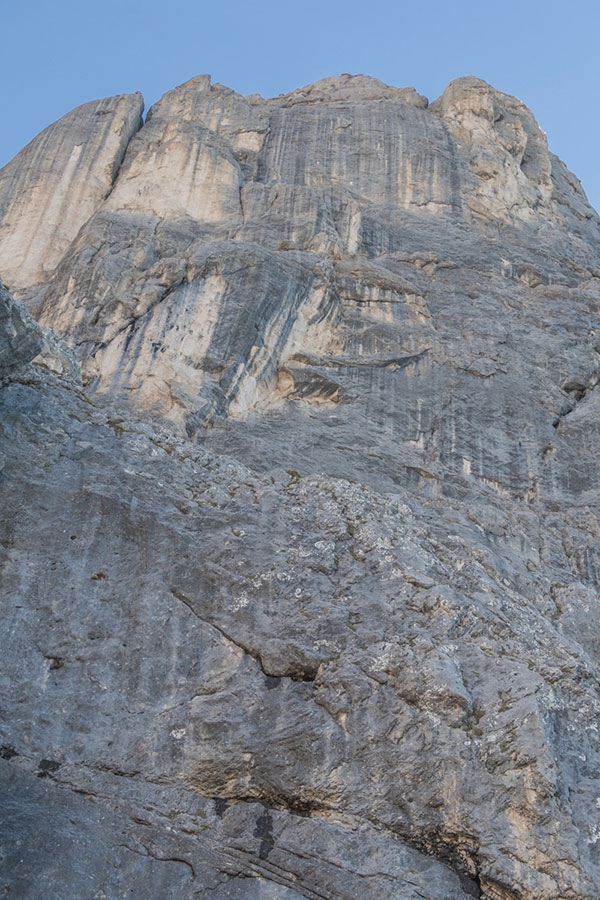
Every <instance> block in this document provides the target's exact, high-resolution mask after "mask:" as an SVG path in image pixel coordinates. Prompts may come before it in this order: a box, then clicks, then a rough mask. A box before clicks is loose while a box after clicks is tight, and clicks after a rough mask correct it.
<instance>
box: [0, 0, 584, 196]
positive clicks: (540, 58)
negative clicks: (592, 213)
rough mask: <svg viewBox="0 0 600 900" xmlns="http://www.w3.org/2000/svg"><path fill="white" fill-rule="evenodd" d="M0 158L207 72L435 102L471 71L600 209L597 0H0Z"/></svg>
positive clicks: (248, 84)
mask: <svg viewBox="0 0 600 900" xmlns="http://www.w3.org/2000/svg"><path fill="white" fill-rule="evenodd" d="M0 21H1V22H2V42H1V57H0V59H1V63H2V81H1V86H0V121H1V122H2V128H1V129H0V165H4V163H6V162H8V160H9V159H10V158H11V157H12V156H13V155H14V154H15V153H16V152H17V151H18V150H19V149H20V148H21V147H22V146H24V145H25V144H26V143H27V141H29V140H30V139H31V138H32V137H33V136H34V135H35V134H37V132H39V131H40V130H41V129H42V128H44V127H45V126H46V125H48V124H50V123H51V122H52V121H54V120H55V119H57V118H59V117H60V116H61V115H63V114H64V113H66V112H68V111H69V110H70V109H72V108H73V107H74V106H77V105H78V104H80V103H84V102H85V101H87V100H92V99H96V98H98V97H103V96H109V95H111V94H117V93H125V92H130V91H135V90H140V91H142V93H143V95H144V98H145V100H146V105H147V107H148V106H150V105H151V104H152V103H153V102H154V101H156V100H157V99H158V97H159V96H160V95H161V94H162V93H164V92H165V91H167V90H169V89H170V88H172V87H174V86H175V85H176V84H180V83H181V82H182V81H185V80H186V79H188V78H190V77H191V76H193V75H197V74H200V73H203V72H208V73H210V74H211V75H212V76H213V80H214V81H220V82H222V83H223V84H226V85H228V86H229V87H232V88H234V89H235V90H237V91H239V92H240V93H244V94H246V93H260V94H263V96H273V95H275V94H279V93H282V92H284V91H289V90H293V89H294V88H296V87H300V86H302V85H304V84H309V83H310V82H312V81H316V80H317V79H318V78H323V77H325V76H327V75H333V74H338V73H340V72H350V73H352V74H359V73H360V74H367V75H373V76H375V77H377V78H381V79H382V80H383V81H385V82H387V83H388V84H393V85H396V86H399V87H403V86H407V85H414V87H416V89H417V90H418V91H419V92H420V93H423V94H425V95H426V96H428V97H429V99H430V100H433V99H435V97H437V96H438V95H439V94H440V93H441V92H442V91H443V89H444V87H445V85H446V84H447V83H448V82H449V81H451V80H452V79H454V78H457V77H459V76H461V75H477V76H478V77H480V78H484V79H485V80H486V81H488V82H490V83H491V84H493V85H494V86H495V87H497V88H499V89H500V90H502V91H505V92H507V93H510V94H515V95H516V96H518V97H519V98H520V99H521V100H523V101H524V102H525V103H527V104H528V106H530V107H531V109H532V110H533V112H534V115H535V116H536V118H537V120H538V122H539V123H540V125H541V126H542V128H543V129H544V130H545V131H546V133H547V134H548V140H549V143H550V147H551V149H552V150H553V151H554V152H555V153H557V154H558V155H559V156H560V157H561V158H562V159H563V160H564V161H565V162H566V164H567V165H568V166H569V168H570V169H572V170H573V171H574V172H575V174H576V175H577V176H578V177H579V179H580V180H581V181H582V183H583V186H584V188H585V190H586V192H587V194H588V197H589V198H590V201H591V202H592V204H593V205H594V206H595V207H596V209H600V166H598V162H597V157H598V151H597V148H598V146H599V144H600V116H599V115H598V93H599V91H598V89H599V88H600V53H599V51H598V36H599V34H600V4H599V3H598V2H597V0H571V2H570V3H568V4H567V3H565V2H564V0H562V2H558V0H545V2H542V0H521V2H516V0H504V2H503V0H495V2H494V0H491V2H489V0H488V2H486V0H478V2H474V0H454V2H438V0H435V2H427V0H422V2H420V3H419V2H416V0H411V2H402V0H396V2H391V0H365V2H361V3H358V2H353V0H346V2H341V0H321V2H313V0H305V2H304V3H300V2H296V0H292V2H287V3H286V2H279V3H276V2H273V0H247V2H238V0H230V2H226V0H222V2H220V3H219V0H211V2H204V0H196V2H192V0H169V2H168V3H158V2H156V0H146V2H144V3H142V2H138V0H120V2H119V0H101V2H98V3H93V2H92V3H86V2H82V0H78V2H75V0H53V2H50V0H47V2H43V0H30V2H24V3H22V4H17V3H15V2H14V0H0Z"/></svg>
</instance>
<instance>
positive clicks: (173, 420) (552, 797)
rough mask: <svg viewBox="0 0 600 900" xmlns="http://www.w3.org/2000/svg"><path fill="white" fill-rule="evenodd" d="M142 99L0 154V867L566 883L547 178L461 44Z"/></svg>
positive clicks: (599, 886) (330, 882)
mask: <svg viewBox="0 0 600 900" xmlns="http://www.w3.org/2000/svg"><path fill="white" fill-rule="evenodd" d="M98 111H101V112H102V115H101V116H100V117H99V116H98ZM140 111H141V100H140V98H139V96H137V95H135V96H133V97H120V98H114V99H113V100H109V101H98V102H97V103H95V104H87V105H86V106H85V107H82V108H80V110H75V111H73V112H72V113H69V115H68V116H66V117H65V118H63V119H62V120H61V121H60V122H59V123H56V125H54V126H51V128H50V129H48V130H46V132H44V133H43V134H42V135H41V136H40V137H39V138H36V139H35V140H34V141H33V142H32V144H31V145H29V147H28V148H26V149H25V150H24V151H22V154H20V155H19V156H17V157H16V159H15V160H14V161H13V162H12V163H10V164H9V166H8V167H6V168H5V169H4V170H3V171H2V172H0V271H2V270H4V272H5V273H9V274H6V280H7V282H8V283H9V285H10V287H11V288H13V289H14V290H15V292H16V293H17V294H18V297H19V298H20V299H21V300H22V302H23V304H24V305H25V307H26V309H27V310H29V313H28V312H26V311H25V309H24V308H23V307H22V306H20V305H19V304H17V303H15V301H14V300H12V299H11V298H10V296H9V295H8V293H7V292H6V291H4V290H2V291H1V292H0V377H2V380H3V387H2V389H1V390H0V452H1V453H2V457H0V459H3V469H2V473H1V475H0V504H1V508H2V510H3V516H2V521H1V523H0V580H1V585H2V588H1V593H0V597H1V602H2V617H3V621H4V623H5V634H6V635H7V640H6V641H5V645H4V647H3V659H2V665H1V666H0V696H1V697H2V701H1V728H2V733H1V735H0V744H1V750H0V757H1V759H0V773H1V776H0V777H1V778H2V783H3V785H4V786H5V790H6V799H5V801H4V804H3V808H4V809H5V810H7V814H6V815H5V819H4V831H3V832H2V833H1V836H0V892H1V891H2V890H4V891H5V893H8V895H9V896H10V895H12V896H15V897H24V898H25V897H27V898H37V897H39V898H42V897H44V898H54V897H58V896H60V897H61V898H63V900H79V898H81V897H93V898H99V900H113V898H115V900H116V898H118V897H123V896H131V897H139V898H140V900H141V898H156V900H158V898H160V900H163V898H173V900H175V898H177V900H180V898H188V897H189V898H192V897H193V896H198V895H202V894H204V893H206V894H207V895H208V896H214V897H215V898H217V900H225V898H226V897H228V898H236V900H296V898H300V897H306V898H311V900H316V898H327V900H349V898H354V897H359V896H361V897H362V896H364V897H365V898H367V900H371V898H372V900H386V898H389V900H417V898H421V900H423V898H425V900H467V898H470V897H479V898H482V900H597V897H598V896H599V894H600V857H599V855H598V854H599V852H600V850H599V847H600V811H599V805H600V799H599V795H600V783H599V782H598V767H599V765H600V741H599V738H598V734H599V729H600V695H599V681H598V679H599V676H600V672H599V669H598V665H599V661H600V657H599V648H600V625H598V621H599V618H598V606H599V594H598V591H599V586H600V549H599V548H600V544H599V538H600V510H599V508H598V487H597V485H598V476H599V474H600V473H599V467H600V464H599V463H598V460H599V459H600V428H599V426H598V412H599V404H600V400H599V399H598V396H599V395H598V388H597V385H598V382H599V380H600V362H599V353H600V342H599V340H600V339H599V338H598V333H599V332H598V328H599V323H598V307H599V303H600V222H599V220H598V217H597V215H596V213H595V212H594V211H593V210H592V209H591V207H590V206H589V205H588V203H587V200H586V198H585V195H584V194H583V191H582V190H581V187H580V185H579V183H578V182H577V180H576V179H575V177H574V176H573V175H572V174H571V173H569V172H568V171H567V170H566V168H565V167H564V165H563V164H562V163H561V162H560V160H558V159H557V158H556V157H554V156H553V155H552V154H551V153H550V152H549V151H548V148H547V145H546V139H545V136H544V135H543V133H542V132H541V131H540V129H539V127H538V126H537V124H536V122H535V120H534V118H533V116H532V114H531V113H530V111H529V110H528V109H527V108H526V107H525V106H524V105H523V104H522V103H520V102H519V101H518V100H516V99H515V98H512V97H509V96H507V95H505V94H502V93H500V92H499V91H497V90H495V89H493V88H491V87H490V86H488V85H486V84H485V83H483V82H481V81H479V80H478V79H472V78H468V79H459V80H458V81H456V82H453V83H452V84H451V85H450V86H449V87H448V88H447V89H446V91H445V93H444V94H443V96H442V97H441V98H439V99H438V100H436V101H435V102H433V103H431V104H428V101H427V100H426V98H424V97H421V96H420V95H419V94H417V93H416V91H414V89H412V88H406V89H397V88H392V87H388V86H386V85H383V84H382V83H381V82H378V81H376V80H375V79H369V78H365V77H362V76H360V77H350V76H340V77H337V78H332V79H325V80H324V81H321V82H318V83H317V84H315V85H311V86H309V87H306V88H303V89H301V90H298V91H295V92H293V93H292V94H288V95H283V96H281V97H277V98H273V99H271V100H263V99H262V98H260V97H257V96H252V97H241V96H240V95H238V94H236V93H234V92H233V91H230V90H229V89H227V88H224V87H222V86H220V85H215V86H211V84H210V79H209V78H208V76H200V77H198V78H195V79H192V80H191V81H190V82H188V83H187V84H185V85H182V86H181V87H179V88H176V89H175V90H173V91H170V92H169V93H167V94H166V95H165V96H164V97H163V98H162V99H161V100H160V101H159V103H157V104H156V105H155V106H154V107H153V108H152V109H151V110H150V112H149V114H148V117H147V120H146V123H145V124H144V125H143V127H141V128H139V125H140V121H139V116H140ZM99 122H101V123H102V125H101V127H100V124H99ZM86 135H88V136H89V138H88V139H86V138H85V136H86ZM82 136H83V137H82ZM78 147H79V148H80V150H79V151H78V152H79V153H80V157H78V159H79V158H81V159H82V160H84V159H87V160H88V162H86V163H85V166H84V164H83V163H81V166H82V167H81V168H78V167H77V166H75V167H71V168H69V166H70V163H69V160H71V159H72V158H73V153H74V152H75V151H74V149H73V148H78ZM49 159H52V164H51V165H49V163H48V160H49ZM86 167H87V168H86ZM90 172H96V173H97V174H96V175H94V177H91V176H90V174H89V173H90ZM65 173H68V177H67V175H66V174H65ZM103 179H104V180H103ZM28 185H31V186H33V187H31V189H30V188H27V189H26V190H25V189H24V188H23V187H22V186H25V187H27V186H28ZM88 185H93V186H94V190H93V191H91V190H88V187H87V186H88ZM30 194H31V198H32V199H31V203H29V205H28V203H27V202H26V198H27V197H28V196H30ZM23 197H24V198H25V199H23ZM18 204H21V205H20V206H18ZM67 204H68V205H69V217H64V221H63V217H62V216H61V215H58V216H57V217H55V218H54V219H52V223H51V227H50V225H49V224H48V223H49V220H47V218H46V217H45V216H44V215H41V213H40V210H41V209H42V208H44V209H56V210H60V209H65V208H66V205H67ZM17 207H18V214H15V210H17ZM11 210H12V212H11ZM67 218H68V220H67ZM52 235H54V237H52ZM58 236H60V239H59V237H58ZM15 247H19V248H21V249H22V254H23V255H22V256H18V255H15V250H14V248H15ZM27 247H30V248H31V249H30V250H27ZM23 248H25V249H23ZM20 252H21V250H19V253H20ZM15 261H16V262H15ZM30 314H33V315H34V316H35V318H36V319H37V320H38V322H39V325H38V324H36V322H35V321H34V320H33V319H32V318H31V315H30ZM49 329H53V331H50V330H49ZM67 345H68V348H67ZM79 369H80V370H81V376H82V378H83V382H81V381H80V380H79Z"/></svg>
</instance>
